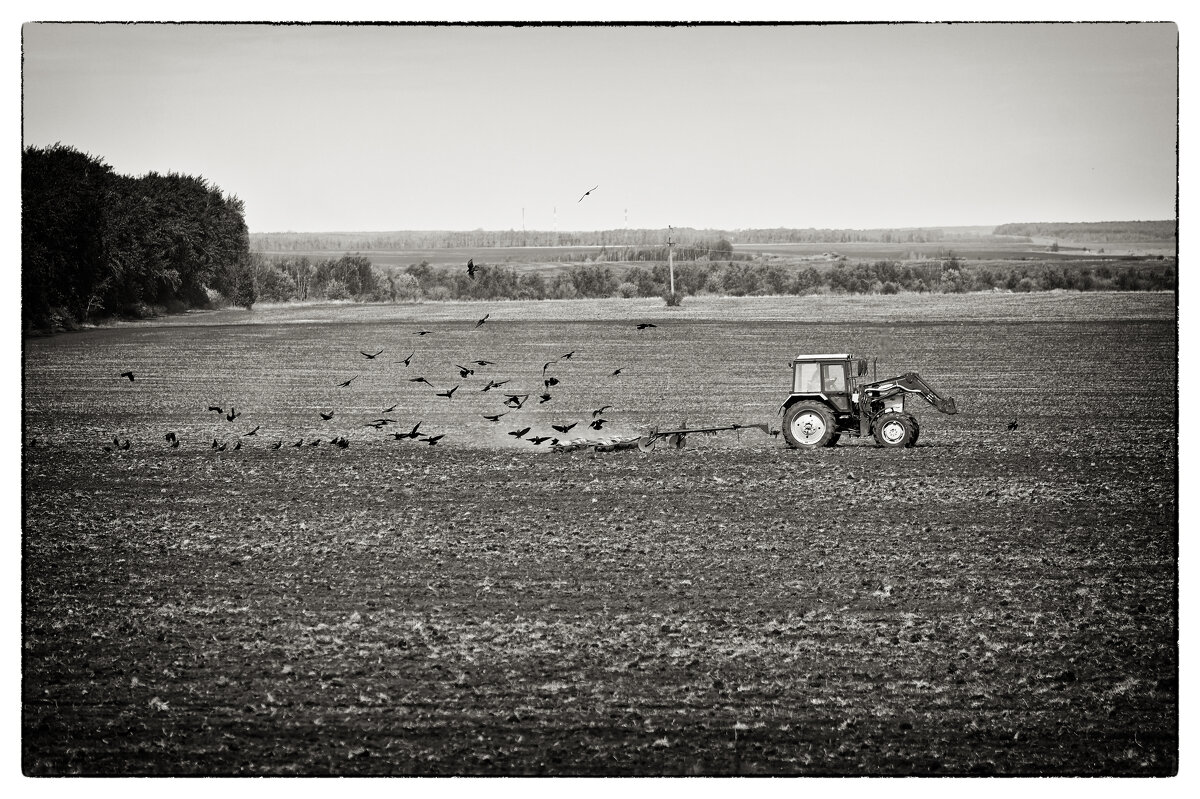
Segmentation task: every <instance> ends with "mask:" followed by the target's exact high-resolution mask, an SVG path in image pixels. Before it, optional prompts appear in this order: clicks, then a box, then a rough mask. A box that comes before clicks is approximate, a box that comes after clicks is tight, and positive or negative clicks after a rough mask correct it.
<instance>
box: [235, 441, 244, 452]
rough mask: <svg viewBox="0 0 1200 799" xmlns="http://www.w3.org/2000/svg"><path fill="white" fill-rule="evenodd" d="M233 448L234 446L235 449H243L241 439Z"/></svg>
mask: <svg viewBox="0 0 1200 799" xmlns="http://www.w3.org/2000/svg"><path fill="white" fill-rule="evenodd" d="M233 448H234V449H235V450H238V449H241V448H242V442H241V441H239V442H237V443H236V444H234V445H233Z"/></svg>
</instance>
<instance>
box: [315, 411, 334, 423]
mask: <svg viewBox="0 0 1200 799" xmlns="http://www.w3.org/2000/svg"><path fill="white" fill-rule="evenodd" d="M317 413H319V414H321V418H322V419H324V420H325V421H327V422H328V421H329V420H330V419H332V418H333V413H334V412H333V411H330V412H329V413H325V411H317Z"/></svg>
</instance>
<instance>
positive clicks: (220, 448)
mask: <svg viewBox="0 0 1200 799" xmlns="http://www.w3.org/2000/svg"><path fill="white" fill-rule="evenodd" d="M228 446H229V442H228V441H225V442H223V443H222V444H221V446H219V447H217V452H224V451H225V448H226V447H228Z"/></svg>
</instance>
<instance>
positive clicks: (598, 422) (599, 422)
mask: <svg viewBox="0 0 1200 799" xmlns="http://www.w3.org/2000/svg"><path fill="white" fill-rule="evenodd" d="M607 421H608V420H607V419H597V420H596V421H594V422H592V423H591V424H590V425H588V427H590V428H592V429H593V430H599V429H600V428H601V427H604V423H605V422H607Z"/></svg>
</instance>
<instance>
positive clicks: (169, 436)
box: [163, 430, 179, 441]
mask: <svg viewBox="0 0 1200 799" xmlns="http://www.w3.org/2000/svg"><path fill="white" fill-rule="evenodd" d="M163 438H164V439H165V440H167V441H178V440H179V439H177V438H176V437H175V431H173V430H172V431H171V432H169V433H167V434H166V435H165V436H163Z"/></svg>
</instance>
